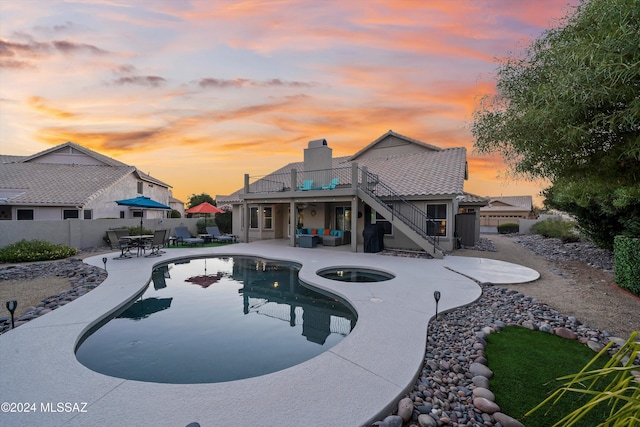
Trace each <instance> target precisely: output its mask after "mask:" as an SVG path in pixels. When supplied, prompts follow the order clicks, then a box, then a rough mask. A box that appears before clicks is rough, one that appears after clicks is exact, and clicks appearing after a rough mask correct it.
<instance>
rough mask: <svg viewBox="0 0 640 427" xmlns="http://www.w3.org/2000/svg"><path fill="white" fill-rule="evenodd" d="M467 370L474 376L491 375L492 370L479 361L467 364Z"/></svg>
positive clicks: (489, 376) (488, 376)
mask: <svg viewBox="0 0 640 427" xmlns="http://www.w3.org/2000/svg"><path fill="white" fill-rule="evenodd" d="M469 372H471V373H472V374H473V375H475V376H477V375H480V376H483V377H487V378H491V377H493V371H492V370H491V369H489V368H487V367H486V366H485V365H483V364H481V363H475V362H474V363H472V364H471V365H470V366H469Z"/></svg>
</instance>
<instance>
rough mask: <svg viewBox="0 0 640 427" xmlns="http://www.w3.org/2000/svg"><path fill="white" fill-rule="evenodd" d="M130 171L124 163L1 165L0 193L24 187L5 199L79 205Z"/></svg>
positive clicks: (133, 169)
mask: <svg viewBox="0 0 640 427" xmlns="http://www.w3.org/2000/svg"><path fill="white" fill-rule="evenodd" d="M133 171H135V167H133V166H126V165H125V166H93V165H91V166H89V165H62V164H47V163H9V164H2V165H0V193H5V194H7V193H10V192H12V190H24V192H22V193H21V194H19V195H17V196H14V197H11V198H10V199H9V203H11V204H15V205H44V206H47V205H48V206H53V205H55V206H60V205H64V206H81V205H84V204H86V203H88V202H90V201H91V200H92V199H94V198H95V197H97V196H98V195H99V194H100V193H101V192H102V191H103V189H105V188H107V187H110V186H111V185H113V184H114V183H116V182H118V181H119V180H121V179H123V178H124V177H125V176H127V175H129V174H130V173H132V172H133ZM3 190H4V191H3ZM13 193H14V194H15V193H16V192H13Z"/></svg>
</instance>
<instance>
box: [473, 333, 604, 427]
mask: <svg viewBox="0 0 640 427" xmlns="http://www.w3.org/2000/svg"><path fill="white" fill-rule="evenodd" d="M487 342H488V344H487V347H486V355H487V360H488V361H489V368H490V369H491V370H492V371H493V373H494V376H493V378H491V380H490V387H491V391H492V392H493V393H494V394H495V396H496V403H497V404H498V405H499V406H500V408H501V410H502V412H504V413H505V414H508V415H510V416H511V417H513V418H516V419H518V420H519V421H520V422H522V423H523V424H524V425H526V426H527V427H549V426H551V425H553V423H555V422H556V421H557V420H559V419H560V418H562V417H563V416H564V415H566V414H568V413H569V412H571V411H573V410H574V409H576V408H578V407H580V406H582V405H583V404H584V403H585V399H577V398H576V395H575V394H569V395H565V396H564V397H563V398H562V399H561V400H560V402H558V403H557V404H556V405H555V406H554V407H549V406H547V407H546V408H543V409H541V410H538V411H536V412H534V413H533V414H532V415H531V416H529V417H527V418H526V419H525V418H524V414H525V413H526V412H527V411H529V410H530V409H532V408H534V407H535V406H536V405H538V404H539V403H540V402H542V401H543V400H544V399H545V398H547V397H548V396H549V394H551V393H552V392H553V391H554V390H555V389H556V388H558V386H559V385H560V382H558V381H555V379H556V378H558V377H561V376H563V375H568V374H573V373H577V372H579V371H580V370H581V369H582V368H583V367H584V366H585V365H586V364H587V363H588V362H589V361H590V360H591V359H593V357H594V356H595V355H596V353H595V352H593V351H592V350H591V349H589V348H588V347H587V346H585V345H584V344H580V343H579V342H577V341H574V340H568V339H565V338H561V337H558V336H557V335H552V334H548V333H545V332H540V331H531V330H529V329H526V328H522V327H507V328H504V329H503V330H502V331H501V332H498V333H495V334H490V335H489V337H488V339H487ZM605 363H606V361H605V360H602V359H601V360H598V363H597V364H596V365H594V366H593V369H596V368H602V366H604V364H605ZM547 411H548V412H547ZM607 416H608V412H607V408H606V406H605V407H602V408H598V409H596V410H594V411H591V412H590V413H589V414H587V416H586V417H585V418H584V419H583V420H582V422H581V423H580V424H577V425H579V426H584V427H592V426H595V425H598V424H599V423H600V422H602V421H604V420H605V419H606V418H607Z"/></svg>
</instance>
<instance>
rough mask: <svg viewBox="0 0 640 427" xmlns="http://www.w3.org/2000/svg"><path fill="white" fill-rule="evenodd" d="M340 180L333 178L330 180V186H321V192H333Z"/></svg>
mask: <svg viewBox="0 0 640 427" xmlns="http://www.w3.org/2000/svg"><path fill="white" fill-rule="evenodd" d="M339 180H340V178H333V179H332V180H331V183H330V184H324V185H323V186H322V189H323V190H333V189H334V188H336V185H338V181H339Z"/></svg>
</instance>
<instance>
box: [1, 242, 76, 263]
mask: <svg viewBox="0 0 640 427" xmlns="http://www.w3.org/2000/svg"><path fill="white" fill-rule="evenodd" d="M76 253H78V251H77V249H76V248H71V247H69V246H66V245H56V244H54V243H50V242H45V241H42V240H29V241H27V240H21V241H19V242H16V243H14V244H12V245H9V246H6V247H4V248H2V249H0V261H2V262H26V261H48V260H53V259H62V258H67V257H70V256H72V255H75V254H76Z"/></svg>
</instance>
